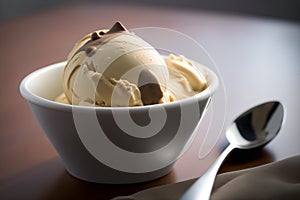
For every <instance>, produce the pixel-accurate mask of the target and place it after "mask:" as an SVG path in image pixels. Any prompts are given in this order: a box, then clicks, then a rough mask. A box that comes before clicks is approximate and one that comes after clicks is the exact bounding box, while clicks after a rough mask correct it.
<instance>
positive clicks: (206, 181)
mask: <svg viewBox="0 0 300 200" xmlns="http://www.w3.org/2000/svg"><path fill="white" fill-rule="evenodd" d="M283 116H284V109H283V106H282V104H281V103H280V102H278V101H271V102H266V103H263V104H260V105H257V106H255V107H253V108H251V109H249V110H247V111H246V112H244V113H243V114H241V115H240V116H239V117H238V118H237V119H235V120H234V122H233V123H232V124H231V125H230V126H229V128H228V129H227V131H226V138H227V140H228V142H229V146H228V147H227V148H226V149H225V150H224V151H223V152H222V154H221V155H220V156H219V157H218V159H217V160H216V161H215V162H214V163H213V165H212V166H211V167H210V168H209V169H208V170H207V171H206V172H205V173H204V174H203V175H202V176H201V177H200V178H199V179H198V180H197V181H196V182H195V183H194V184H193V185H192V186H191V187H190V188H189V189H188V190H187V192H185V193H184V195H183V196H182V197H181V198H180V199H181V200H193V199H201V200H208V199H209V197H210V194H211V190H212V187H213V185H214V180H215V177H216V174H217V172H218V170H219V168H220V166H221V164H222V163H223V161H224V160H225V158H226V157H227V155H228V154H229V153H230V152H231V151H232V150H233V149H235V148H238V149H254V148H259V147H262V146H264V145H266V144H267V143H269V142H270V141H271V140H273V139H274V138H275V137H276V135H277V134H278V132H279V130H280V128H281V125H282V122H283Z"/></svg>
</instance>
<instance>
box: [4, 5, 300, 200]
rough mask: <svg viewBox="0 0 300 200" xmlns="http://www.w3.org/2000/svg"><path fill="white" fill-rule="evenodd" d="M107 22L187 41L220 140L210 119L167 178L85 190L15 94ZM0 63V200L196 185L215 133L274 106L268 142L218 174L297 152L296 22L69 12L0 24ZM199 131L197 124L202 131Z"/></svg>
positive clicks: (299, 31) (213, 152) (122, 10)
mask: <svg viewBox="0 0 300 200" xmlns="http://www.w3.org/2000/svg"><path fill="white" fill-rule="evenodd" d="M116 20H121V21H122V22H123V23H124V24H125V25H126V26H127V27H129V28H136V27H147V26H153V27H165V28H170V29H174V30H177V31H180V32H183V33H185V34H187V35H189V36H190V37H192V38H193V39H195V40H196V41H197V42H198V43H200V44H202V45H203V47H204V48H205V49H206V50H207V51H208V52H209V54H210V56H211V57H212V58H213V60H214V62H215V63H216V65H217V66H218V70H219V73H220V76H221V77H222V79H223V84H224V87H225V91H226V101H225V102H221V103H223V105H224V106H225V110H226V113H225V114H224V111H223V109H218V108H216V109H215V110H214V113H216V115H217V116H218V115H221V116H224V126H223V128H222V129H221V132H220V134H221V136H220V137H219V136H218V135H219V134H218V133H214V130H215V129H216V130H217V128H215V126H214V125H215V123H214V121H213V120H214V119H213V120H212V123H211V127H212V128H211V129H209V130H210V131H209V132H208V135H207V136H205V134H201V133H199V136H197V138H196V140H195V141H194V143H193V144H192V147H191V148H189V149H188V151H187V152H186V153H185V154H184V155H183V156H182V157H181V158H180V159H179V160H178V161H177V162H176V164H175V166H174V168H173V170H172V171H171V173H169V174H168V175H166V176H165V177H162V178H160V179H157V180H154V181H149V182H146V183H140V184H130V185H103V184H95V183H88V182H84V181H81V180H78V179H76V178H73V177H72V176H71V175H69V174H68V173H67V172H66V170H65V169H64V166H63V163H62V161H61V159H60V158H59V157H58V155H57V153H56V151H55V149H54V148H53V146H52V145H51V143H50V142H49V140H48V139H47V137H46V136H45V134H44V132H43V131H42V129H41V128H40V126H39V124H38V123H37V120H36V119H35V118H34V116H33V114H32V113H31V111H30V109H29V107H28V106H27V103H26V101H25V100H24V99H23V98H22V97H21V96H20V93H19V89H18V87H19V83H20V81H21V80H22V78H23V77H24V76H26V75H27V74H29V73H30V72H32V71H34V70H36V69H39V68H40V67H42V66H46V65H48V64H51V63H54V62H58V61H62V60H65V58H66V56H67V54H68V52H69V51H70V49H71V48H72V47H73V45H74V43H75V42H76V41H77V40H78V39H80V38H81V36H83V35H84V34H86V33H87V32H90V31H93V30H96V29H99V28H103V27H110V26H111V25H112V24H113V23H114V22H115V21H116ZM0 56H1V66H0V70H1V71H0V88H1V89H0V92H1V93H0V94H1V104H0V106H1V110H0V112H1V115H0V137H1V139H0V199H87V197H88V199H109V198H112V197H115V196H118V195H129V194H131V193H133V192H136V191H139V190H142V189H145V188H150V187H153V186H157V185H164V184H168V183H175V182H179V181H183V180H187V179H190V178H194V177H198V176H200V175H201V174H202V173H203V172H204V171H205V170H206V169H207V168H208V167H209V166H210V164H211V163H212V162H213V161H214V160H215V159H216V157H217V156H218V155H219V154H220V152H221V149H222V148H223V147H224V144H225V141H226V140H225V137H224V132H225V127H226V126H228V125H229V124H230V122H231V121H232V120H234V118H235V117H236V116H237V115H239V114H240V113H241V112H243V111H244V110H245V109H247V108H249V107H251V106H253V105H255V104H258V103H261V102H263V101H267V100H273V99H275V100H279V101H281V102H282V103H283V104H284V107H285V111H286V112H285V123H284V124H283V127H282V129H281V131H280V134H279V135H278V137H277V138H276V139H275V140H274V141H272V142H271V143H270V144H268V145H267V146H266V147H265V148H264V149H262V150H260V151H250V152H249V151H247V152H240V151H236V152H234V153H233V154H231V155H230V156H229V158H228V160H227V161H226V162H225V164H224V165H223V167H222V168H221V170H220V172H226V171H231V170H237V169H243V168H247V167H251V166H257V165H261V164H265V163H269V162H273V161H277V160H281V159H283V158H286V157H290V156H293V155H296V154H299V153H300V131H299V130H300V123H299V122H300V121H299V119H300V89H299V88H300V87H299V86H300V24H298V23H296V22H289V21H283V20H282V21H281V20H273V19H268V18H259V17H249V16H248V17H246V16H239V15H229V14H224V13H223V14H222V13H212V12H205V11H201V10H198V11H197V10H186V9H178V8H176V9H175V8H168V7H155V6H151V7H150V6H148V7H146V6H141V5H126V4H117V5H111V4H104V5H103V4H97V3H94V4H91V3H89V4H78V5H74V6H71V7H61V8H59V9H55V10H49V11H44V12H39V13H34V14H31V15H28V16H25V17H20V18H16V19H13V20H10V21H7V22H2V23H1V24H0ZM216 101H218V100H216ZM219 103H220V102H219ZM221 112H222V113H221ZM207 123H208V120H207V119H206V118H204V122H203V123H202V126H204V127H205V126H206V125H207ZM205 138H206V139H205ZM210 138H213V140H214V141H216V144H215V145H214V143H212V140H210ZM203 141H207V142H206V143H205V142H203ZM208 143H209V145H207V144H208ZM201 145H202V146H201ZM200 147H202V148H201V149H202V150H201V151H200V152H202V158H201V159H200V158H199V155H198V154H199V150H200ZM211 147H213V148H211Z"/></svg>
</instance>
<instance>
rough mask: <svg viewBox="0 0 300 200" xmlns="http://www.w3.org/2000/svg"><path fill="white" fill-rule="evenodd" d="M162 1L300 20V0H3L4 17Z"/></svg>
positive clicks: (0, 14)
mask: <svg viewBox="0 0 300 200" xmlns="http://www.w3.org/2000/svg"><path fill="white" fill-rule="evenodd" d="M88 1H90V2H100V3H120V2H122V3H123V4H124V3H129V4H143V5H153V4H156V5H161V6H173V7H184V8H191V9H204V10H212V11H220V12H231V13H238V14H245V15H255V16H264V17H272V18H281V19H287V20H293V21H300V1H299V0H285V1H283V0H226V1H224V0H181V1H174V0H127V1H121V0H85V1H83V0H44V1H41V0H0V21H6V20H9V19H13V18H15V17H22V16H24V15H26V14H29V13H33V12H40V11H44V10H46V9H54V8H57V7H64V6H68V5H70V4H71V3H72V4H74V3H82V2H88Z"/></svg>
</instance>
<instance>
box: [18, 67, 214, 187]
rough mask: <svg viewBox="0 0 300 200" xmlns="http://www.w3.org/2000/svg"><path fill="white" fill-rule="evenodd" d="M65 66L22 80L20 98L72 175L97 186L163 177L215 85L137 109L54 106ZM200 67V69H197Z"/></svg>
mask: <svg viewBox="0 0 300 200" xmlns="http://www.w3.org/2000/svg"><path fill="white" fill-rule="evenodd" d="M65 64H66V63H65V62H61V63H56V64H53V65H50V66H47V67H44V68H41V69H39V70H37V71H35V72H32V73H31V74H29V75H28V76H27V77H25V78H24V79H23V81H22V83H21V85H20V91H21V94H22V96H23V97H24V98H25V99H26V100H27V101H28V103H29V106H30V108H31V110H32V112H33V113H34V115H35V117H36V118H37V120H38V121H39V123H40V125H41V127H42V128H43V130H44V131H45V133H46V134H47V136H48V138H49V140H50V141H51V143H52V144H53V146H54V147H55V149H56V151H57V152H58V154H59V156H60V157H61V158H62V160H63V162H64V164H65V167H66V169H67V171H68V172H69V173H70V174H72V175H73V176H75V177H77V178H79V179H83V180H86V181H91V182H97V183H113V184H119V183H137V182H143V181H148V180H152V179H156V178H159V177H161V176H163V175H165V174H167V173H168V172H169V171H170V170H171V168H172V166H173V164H174V162H175V161H176V160H177V159H178V158H179V157H180V155H181V154H182V153H183V152H184V151H185V150H186V149H187V147H188V146H189V144H190V143H191V141H192V139H193V136H194V135H195V129H196V127H197V126H198V124H199V122H200V120H201V118H202V117H203V115H204V113H205V110H206V109H207V106H208V104H209V102H210V99H211V97H212V94H213V93H214V92H215V91H216V89H217V87H218V84H219V81H218V78H217V76H216V75H215V74H214V73H213V72H212V71H211V70H209V69H208V68H203V67H201V68H203V70H204V71H206V72H207V73H208V77H209V78H208V85H209V86H208V88H207V89H206V90H204V91H203V92H201V93H199V94H197V95H195V96H193V97H189V98H186V99H183V100H180V101H175V102H172V103H166V104H159V105H158V104H157V105H149V106H141V107H111V108H105V107H83V106H73V105H67V104H62V103H57V102H55V101H53V99H54V98H55V97H56V96H58V95H59V94H60V93H62V83H61V77H62V73H63V69H64V66H65ZM199 67H200V66H199Z"/></svg>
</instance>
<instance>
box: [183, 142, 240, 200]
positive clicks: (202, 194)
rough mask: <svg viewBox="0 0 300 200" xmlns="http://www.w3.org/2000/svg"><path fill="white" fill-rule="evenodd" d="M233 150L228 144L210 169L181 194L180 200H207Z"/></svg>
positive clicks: (232, 146)
mask: <svg viewBox="0 0 300 200" xmlns="http://www.w3.org/2000/svg"><path fill="white" fill-rule="evenodd" d="M234 148H235V146H234V145H232V144H230V145H229V146H227V148H226V149H225V150H224V151H223V152H222V153H221V155H220V156H219V157H218V158H217V160H216V161H215V162H214V163H213V164H212V165H211V166H210V168H209V169H208V170H207V171H206V172H205V173H204V174H203V175H202V176H201V177H200V178H199V179H198V180H197V181H196V182H195V183H194V184H193V185H192V186H191V187H190V188H189V189H188V190H187V191H186V192H185V193H184V194H183V196H182V197H181V198H180V200H196V199H197V200H198V199H199V200H200V199H201V200H209V198H210V193H211V191H212V188H213V185H214V182H215V177H216V175H217V172H218V170H219V168H220V166H221V165H222V163H223V161H224V160H225V158H226V157H227V155H228V154H229V153H230V152H231V151H232V150H233V149H234Z"/></svg>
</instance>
